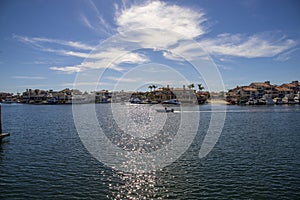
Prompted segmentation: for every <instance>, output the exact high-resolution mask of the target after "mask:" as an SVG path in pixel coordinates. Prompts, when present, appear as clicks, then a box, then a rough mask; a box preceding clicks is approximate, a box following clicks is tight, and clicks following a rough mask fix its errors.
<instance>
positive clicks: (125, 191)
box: [108, 172, 162, 199]
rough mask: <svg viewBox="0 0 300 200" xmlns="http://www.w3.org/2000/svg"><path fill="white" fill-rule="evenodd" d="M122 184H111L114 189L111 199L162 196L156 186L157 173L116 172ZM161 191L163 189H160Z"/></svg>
mask: <svg viewBox="0 0 300 200" xmlns="http://www.w3.org/2000/svg"><path fill="white" fill-rule="evenodd" d="M114 176H117V177H118V178H119V179H120V181H121V184H110V185H109V189H110V190H111V191H112V192H111V196H108V197H109V198H111V199H151V198H156V199H157V198H162V196H159V195H158V194H159V193H158V190H159V188H157V187H156V185H157V184H156V179H157V177H156V173H155V172H153V173H142V174H132V173H125V172H116V173H115V174H114ZM160 192H161V191H160Z"/></svg>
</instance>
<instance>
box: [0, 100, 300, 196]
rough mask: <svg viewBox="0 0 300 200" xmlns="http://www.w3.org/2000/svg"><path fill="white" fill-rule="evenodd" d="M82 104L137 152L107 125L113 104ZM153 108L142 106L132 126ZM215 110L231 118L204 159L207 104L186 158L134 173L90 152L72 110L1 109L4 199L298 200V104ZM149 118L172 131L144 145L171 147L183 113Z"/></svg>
mask: <svg viewBox="0 0 300 200" xmlns="http://www.w3.org/2000/svg"><path fill="white" fill-rule="evenodd" d="M80 106H82V107H83V108H85V107H88V106H94V107H95V110H96V114H97V117H98V119H99V121H100V125H101V126H102V127H103V128H104V129H106V130H107V132H108V135H107V136H108V138H110V139H111V140H112V141H113V142H114V143H115V144H118V145H119V146H120V147H122V148H124V149H125V150H128V151H130V150H132V149H130V147H132V146H130V145H127V144H128V141H127V140H126V137H121V136H120V135H119V134H118V130H119V128H118V127H115V126H117V125H116V123H111V121H109V119H110V117H111V115H112V112H111V111H110V106H111V104H96V105H80ZM125 106H127V105H125ZM149 107H150V105H141V106H140V107H138V106H136V107H135V110H134V112H135V113H134V114H135V115H134V116H136V118H135V119H134V120H135V121H139V116H141V117H142V116H144V115H145V110H146V111H147V109H148V108H149ZM216 108H217V109H220V110H223V109H226V111H227V112H226V119H225V123H224V127H223V130H222V134H221V135H220V137H219V139H218V141H217V143H216V144H215V146H214V148H213V149H212V151H211V152H210V153H209V154H208V155H207V156H206V157H204V158H201V159H200V158H199V149H200V147H201V144H202V142H203V139H204V137H205V135H206V133H207V130H208V127H209V122H210V119H211V115H212V113H213V112H216V113H218V112H217V111H212V110H211V105H209V104H207V105H200V106H199V109H200V111H199V112H198V114H199V115H200V121H199V127H198V131H197V133H196V134H195V137H194V138H193V142H192V144H191V145H190V147H189V148H188V149H187V151H186V152H184V153H183V154H182V155H181V156H180V157H179V158H178V159H177V160H176V161H175V162H173V163H172V164H170V165H168V166H166V167H164V168H162V169H159V170H156V171H151V172H147V173H137V174H135V173H130V172H123V171H120V170H117V169H115V170H114V169H112V168H110V167H108V166H106V165H105V163H102V162H99V161H98V160H97V159H95V158H94V157H93V156H92V155H91V154H90V153H89V151H87V149H86V148H85V146H84V145H83V143H82V142H81V139H80V136H79V135H78V133H77V130H76V126H75V123H74V118H73V114H72V105H26V104H5V105H2V116H3V131H5V132H9V133H10V136H9V137H8V138H5V139H4V140H3V142H2V144H1V145H0V199H298V198H299V197H300V190H299V188H300V157H299V155H300V120H299V119H300V106H299V105H278V106H276V105H274V106H227V105H216ZM146 114H147V113H146ZM151 114H152V115H154V117H155V115H157V117H158V118H159V117H160V116H161V115H167V116H168V118H167V123H168V126H169V128H168V129H167V130H162V132H161V135H162V137H164V138H163V139H161V140H154V139H153V140H150V141H151V142H150V143H149V145H148V146H141V147H140V148H141V149H140V150H141V151H145V152H146V151H151V150H156V149H159V148H162V147H163V146H164V145H165V144H166V143H168V142H170V141H169V140H172V138H173V137H174V134H176V132H173V131H172V130H173V129H172V127H175V128H176V127H178V123H179V122H180V113H179V114H178V113H176V112H174V113H167V114H166V113H159V112H157V113H155V112H152V113H151ZM146 117H147V116H146ZM144 118H145V116H144ZM141 126H143V125H141ZM170 127H171V128H170ZM137 128H139V127H137ZM140 128H143V127H140ZM131 131H134V130H131ZM152 144H155V145H152ZM133 146H134V144H133ZM149 149H150V150H149Z"/></svg>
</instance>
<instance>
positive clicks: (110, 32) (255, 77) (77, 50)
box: [0, 0, 300, 93]
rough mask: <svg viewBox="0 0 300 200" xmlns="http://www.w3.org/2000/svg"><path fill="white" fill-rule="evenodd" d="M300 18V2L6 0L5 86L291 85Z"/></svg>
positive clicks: (0, 13)
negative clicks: (262, 83)
mask: <svg viewBox="0 0 300 200" xmlns="http://www.w3.org/2000/svg"><path fill="white" fill-rule="evenodd" d="M299 19H300V2H299V1H297V0H226V1H222V0H184V1H183V0H177V1H129V0H123V1H96V0H94V1H92V0H72V1H71V0H51V1H42V0H27V1H19V0H1V2H0V27H1V30H0V69H1V72H0V91H6V92H14V93H16V92H22V91H24V90H25V89H26V88H32V89H36V88H40V89H45V90H48V89H54V90H61V89H64V88H66V87H69V88H73V87H76V88H79V89H81V90H88V91H91V90H98V89H118V90H121V89H124V90H142V89H143V88H147V84H156V85H167V84H169V85H171V86H174V87H180V86H182V85H186V84H188V83H195V84H198V83H202V84H204V85H205V86H207V88H209V89H211V90H220V89H222V87H219V86H220V83H219V82H218V83H217V82H215V81H216V80H217V79H218V77H215V76H218V75H220V77H221V78H222V80H223V82H224V86H223V88H225V89H229V88H232V87H235V86H236V85H247V84H249V83H251V82H256V81H265V80H270V81H271V82H272V83H274V84H281V83H284V82H291V81H293V80H299V79H300V76H299V74H300V68H299V63H300V48H299V39H300V20H299ZM199 59H200V61H199ZM198 61H199V62H198ZM193 63H200V65H203V66H202V67H203V68H201V67H200V68H198V70H199V69H200V71H201V70H203V71H205V70H207V72H203V74H202V72H200V74H199V73H198V71H197V70H196V71H195V69H194V67H193ZM204 65H205V66H204ZM205 67H207V69H205ZM216 70H217V71H219V72H218V73H219V74H218V73H216ZM74 82H75V86H74ZM216 84H219V86H218V87H217V86H216V87H214V86H215V85H216Z"/></svg>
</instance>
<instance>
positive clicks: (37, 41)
mask: <svg viewBox="0 0 300 200" xmlns="http://www.w3.org/2000/svg"><path fill="white" fill-rule="evenodd" d="M13 38H15V39H17V40H19V41H21V42H24V43H30V44H33V45H35V46H37V47H40V48H42V49H44V47H43V44H44V43H48V44H58V45H62V46H66V47H71V48H74V49H78V50H87V51H91V50H93V49H94V48H95V46H91V45H88V44H84V43H82V42H79V41H65V40H58V39H51V38H45V37H24V36H20V35H13Z"/></svg>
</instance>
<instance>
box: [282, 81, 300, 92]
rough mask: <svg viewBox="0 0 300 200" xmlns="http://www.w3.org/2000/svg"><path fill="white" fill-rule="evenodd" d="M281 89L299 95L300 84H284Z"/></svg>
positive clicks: (293, 82) (296, 82) (295, 82)
mask: <svg viewBox="0 0 300 200" xmlns="http://www.w3.org/2000/svg"><path fill="white" fill-rule="evenodd" d="M281 87H284V88H287V89H289V90H291V91H293V93H294V94H297V93H298V92H299V91H300V83H299V81H292V82H291V83H284V84H282V85H281Z"/></svg>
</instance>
